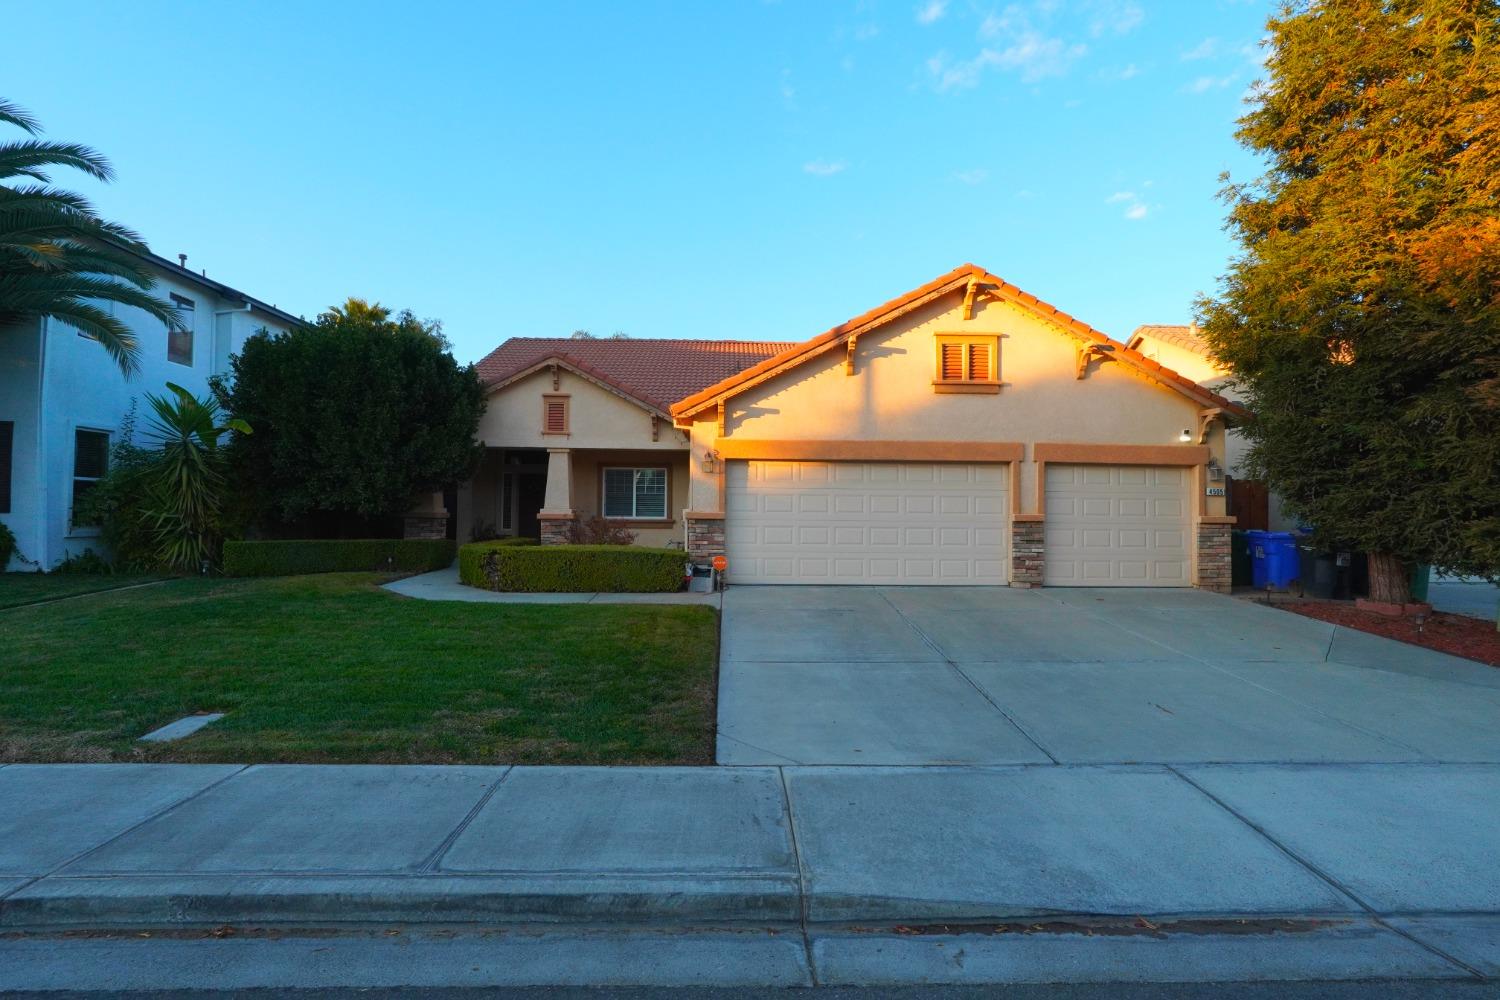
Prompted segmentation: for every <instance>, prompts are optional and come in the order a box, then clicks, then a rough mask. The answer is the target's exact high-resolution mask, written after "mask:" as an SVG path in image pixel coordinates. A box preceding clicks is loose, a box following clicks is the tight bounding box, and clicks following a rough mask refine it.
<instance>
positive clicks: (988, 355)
mask: <svg viewBox="0 0 1500 1000" xmlns="http://www.w3.org/2000/svg"><path fill="white" fill-rule="evenodd" d="M998 347H999V337H998V336H985V337H968V336H963V335H959V334H939V335H938V341H937V377H936V378H935V379H934V382H936V383H938V384H954V385H969V384H978V385H998V384H999V381H1000V376H999V365H998V363H997V362H998V355H999V350H998Z"/></svg>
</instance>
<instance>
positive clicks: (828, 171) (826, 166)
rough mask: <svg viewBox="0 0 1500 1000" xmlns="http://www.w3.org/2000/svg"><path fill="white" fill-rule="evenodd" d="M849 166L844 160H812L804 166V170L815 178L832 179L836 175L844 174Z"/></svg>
mask: <svg viewBox="0 0 1500 1000" xmlns="http://www.w3.org/2000/svg"><path fill="white" fill-rule="evenodd" d="M848 166H849V164H847V163H845V162H844V161H843V160H812V161H810V162H808V163H804V164H802V170H803V172H804V173H809V174H812V175H813V176H814V177H832V176H833V175H834V174H841V173H843V172H844V171H845V170H846V169H847V168H848Z"/></svg>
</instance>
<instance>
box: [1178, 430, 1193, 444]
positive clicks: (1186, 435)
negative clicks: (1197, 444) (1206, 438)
mask: <svg viewBox="0 0 1500 1000" xmlns="http://www.w3.org/2000/svg"><path fill="white" fill-rule="evenodd" d="M1177 440H1179V441H1181V442H1182V443H1183V444H1187V443H1188V442H1189V441H1191V440H1193V432H1192V431H1191V430H1189V429H1188V428H1186V427H1184V428H1183V429H1182V433H1181V434H1179V435H1177Z"/></svg>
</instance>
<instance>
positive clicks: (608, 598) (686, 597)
mask: <svg viewBox="0 0 1500 1000" xmlns="http://www.w3.org/2000/svg"><path fill="white" fill-rule="evenodd" d="M382 586H383V587H384V588H385V589H386V590H389V591H390V592H391V593H393V594H400V595H401V596H402V597H415V598H417V599H418V600H421V601H467V602H470V603H474V604H702V605H705V606H707V607H711V608H717V607H720V606H721V604H722V603H723V597H724V595H723V594H722V593H714V594H691V593H688V592H687V591H685V590H679V591H677V592H675V593H670V594H604V593H582V594H521V593H511V592H506V593H500V592H498V591H494V590H480V589H479V588H478V587H470V586H467V585H465V584H462V583H459V582H458V563H454V564H453V565H452V566H449V567H448V568H447V569H439V570H434V571H433V572H431V573H420V574H418V575H416V576H408V577H404V578H402V579H400V580H392V581H391V582H390V583H387V584H382Z"/></svg>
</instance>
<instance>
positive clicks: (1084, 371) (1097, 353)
mask: <svg viewBox="0 0 1500 1000" xmlns="http://www.w3.org/2000/svg"><path fill="white" fill-rule="evenodd" d="M1112 350H1114V348H1113V347H1111V346H1110V345H1108V344H1079V345H1078V346H1077V347H1075V348H1073V377H1074V378H1076V379H1082V378H1084V376H1086V375H1088V373H1089V362H1090V361H1092V360H1094V359H1095V358H1105V357H1108V356H1109V352H1110V351H1112Z"/></svg>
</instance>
